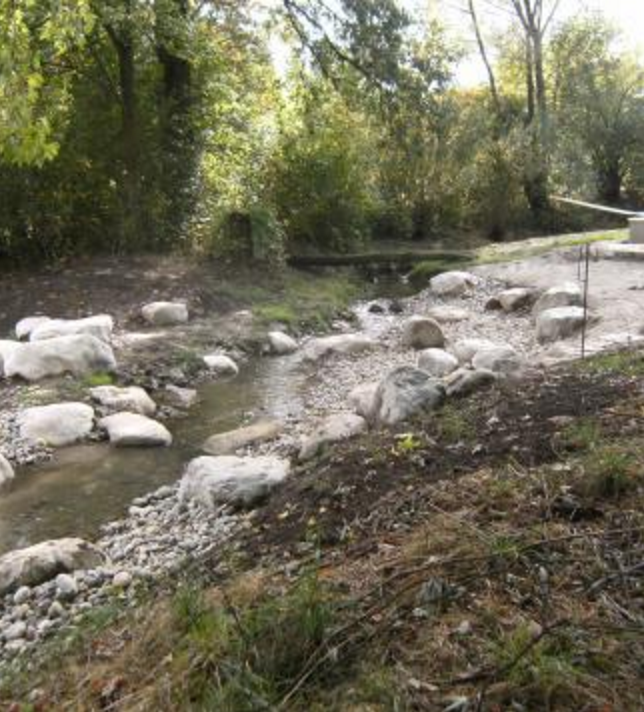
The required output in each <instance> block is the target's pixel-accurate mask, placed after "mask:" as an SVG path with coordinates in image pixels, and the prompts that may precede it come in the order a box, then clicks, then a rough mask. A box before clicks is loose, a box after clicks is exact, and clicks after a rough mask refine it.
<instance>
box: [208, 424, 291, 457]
mask: <svg viewBox="0 0 644 712" xmlns="http://www.w3.org/2000/svg"><path fill="white" fill-rule="evenodd" d="M282 428H283V425H282V423H280V422H279V421H277V420H262V421H259V422H258V423H253V424H252V425H246V426H244V427H243V428H237V429H235V430H229V431H227V432H225V433H217V434H216V435H212V436H211V437H209V438H208V440H206V442H205V443H204V444H203V447H202V450H203V451H204V452H207V453H208V454H209V455H231V454H232V453H234V452H235V450H239V448H242V447H247V446H248V445H252V444H253V443H260V442H265V441H267V440H274V439H275V438H276V437H277V436H278V435H279V434H280V433H281V432H282Z"/></svg>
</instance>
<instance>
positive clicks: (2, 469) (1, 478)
mask: <svg viewBox="0 0 644 712" xmlns="http://www.w3.org/2000/svg"><path fill="white" fill-rule="evenodd" d="M13 478H14V471H13V467H11V463H10V462H9V460H7V458H6V457H5V456H4V455H3V454H2V453H1V452H0V487H2V485H4V484H6V483H7V482H10V481H11V480H12V479H13Z"/></svg>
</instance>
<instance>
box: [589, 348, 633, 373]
mask: <svg viewBox="0 0 644 712" xmlns="http://www.w3.org/2000/svg"><path fill="white" fill-rule="evenodd" d="M576 367H577V369H578V370H579V371H581V372H582V373H590V374H598V375H610V374H619V375H624V376H644V354H642V352H641V351H617V352H615V353H609V354H600V355H599V356H593V357H592V358H589V359H585V360H584V361H579V362H578V363H577V365H576Z"/></svg>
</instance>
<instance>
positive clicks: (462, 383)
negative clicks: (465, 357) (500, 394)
mask: <svg viewBox="0 0 644 712" xmlns="http://www.w3.org/2000/svg"><path fill="white" fill-rule="evenodd" d="M495 381H496V376H495V375H494V374H493V373H492V371H484V370H482V369H478V370H474V371H473V370H471V369H469V368H459V369H458V371H454V372H453V373H450V375H449V376H447V378H446V379H445V385H446V387H447V395H448V396H449V397H450V398H451V397H453V396H469V395H470V394H471V393H474V392H475V391H478V390H481V389H482V388H487V387H488V386H491V385H492V384H493V383H494V382H495Z"/></svg>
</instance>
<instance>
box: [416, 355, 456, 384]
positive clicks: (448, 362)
mask: <svg viewBox="0 0 644 712" xmlns="http://www.w3.org/2000/svg"><path fill="white" fill-rule="evenodd" d="M418 368H420V369H421V371H426V372H427V373H429V375H430V376H435V377H436V378H442V377H443V376H446V375H447V374H448V373H451V372H452V371H454V370H455V369H457V368H458V359H457V358H456V356H452V354H450V353H447V351H444V350H443V349H425V350H424V351H421V352H420V354H419V355H418Z"/></svg>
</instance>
